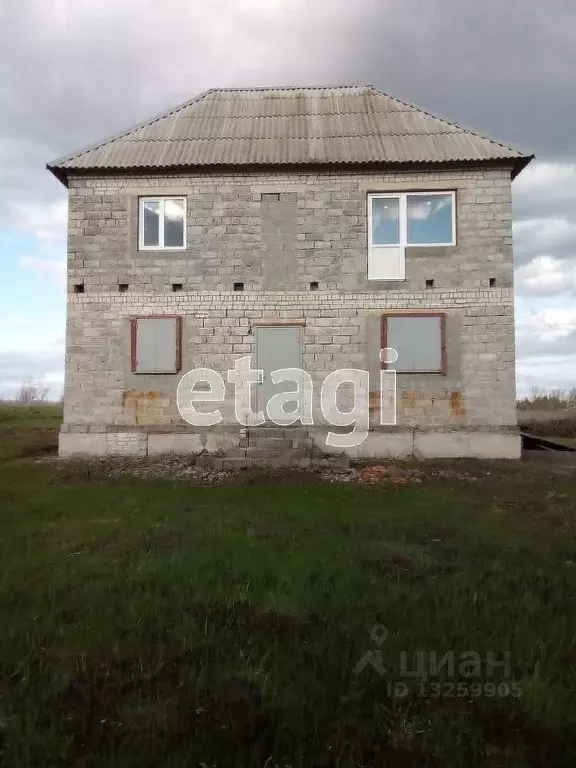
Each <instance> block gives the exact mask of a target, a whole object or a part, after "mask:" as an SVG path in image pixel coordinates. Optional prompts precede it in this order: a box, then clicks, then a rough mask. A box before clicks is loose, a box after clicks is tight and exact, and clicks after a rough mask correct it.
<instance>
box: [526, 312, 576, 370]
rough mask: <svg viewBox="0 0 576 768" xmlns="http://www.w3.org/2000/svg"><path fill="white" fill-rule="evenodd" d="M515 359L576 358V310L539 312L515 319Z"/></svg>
mask: <svg viewBox="0 0 576 768" xmlns="http://www.w3.org/2000/svg"><path fill="white" fill-rule="evenodd" d="M516 331H517V353H518V357H519V358H523V359H526V358H530V357H540V358H542V357H556V356H565V355H576V308H574V307H571V308H566V309H562V308H559V309H552V308H551V309H541V310H539V311H537V312H530V313H526V314H524V315H521V316H520V317H519V318H518V321H517V325H516Z"/></svg>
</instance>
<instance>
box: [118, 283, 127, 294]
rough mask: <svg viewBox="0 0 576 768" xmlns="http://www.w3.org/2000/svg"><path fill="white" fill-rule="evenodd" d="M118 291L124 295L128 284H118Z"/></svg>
mask: <svg viewBox="0 0 576 768" xmlns="http://www.w3.org/2000/svg"><path fill="white" fill-rule="evenodd" d="M118 290H119V291H120V293H126V291H127V290H128V283H118Z"/></svg>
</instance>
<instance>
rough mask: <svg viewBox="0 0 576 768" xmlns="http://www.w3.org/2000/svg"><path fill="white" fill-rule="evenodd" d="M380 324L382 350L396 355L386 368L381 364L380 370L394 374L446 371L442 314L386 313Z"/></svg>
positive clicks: (444, 320)
mask: <svg viewBox="0 0 576 768" xmlns="http://www.w3.org/2000/svg"><path fill="white" fill-rule="evenodd" d="M381 323H382V326H381V344H382V349H395V350H396V352H397V354H398V357H397V359H396V360H395V361H394V362H391V363H390V364H389V365H388V364H386V363H385V362H382V368H386V367H389V368H393V369H394V370H396V371H398V373H445V372H446V316H445V315H444V313H442V312H425V313H414V314H409V313H398V314H394V313H390V314H387V315H383V316H382V320H381ZM388 354H390V353H388ZM388 359H391V358H390V357H389V358H388Z"/></svg>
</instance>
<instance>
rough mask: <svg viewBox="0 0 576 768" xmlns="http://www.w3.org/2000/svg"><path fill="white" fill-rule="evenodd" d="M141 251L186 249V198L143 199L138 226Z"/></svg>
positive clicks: (141, 200)
mask: <svg viewBox="0 0 576 768" xmlns="http://www.w3.org/2000/svg"><path fill="white" fill-rule="evenodd" d="M138 232H139V234H138V243H139V246H138V247H139V248H140V249H141V250H146V249H148V250H158V249H166V248H170V249H172V248H185V247H186V198H184V197H141V198H140V209H139V224H138Z"/></svg>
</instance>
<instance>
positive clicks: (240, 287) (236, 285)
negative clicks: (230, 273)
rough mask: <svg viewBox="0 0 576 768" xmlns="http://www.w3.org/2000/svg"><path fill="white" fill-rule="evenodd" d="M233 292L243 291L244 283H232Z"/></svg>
mask: <svg viewBox="0 0 576 768" xmlns="http://www.w3.org/2000/svg"><path fill="white" fill-rule="evenodd" d="M234 290H235V291H243V290H244V283H234Z"/></svg>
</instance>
